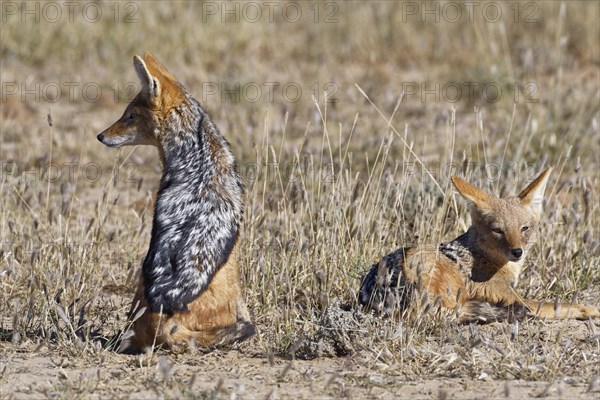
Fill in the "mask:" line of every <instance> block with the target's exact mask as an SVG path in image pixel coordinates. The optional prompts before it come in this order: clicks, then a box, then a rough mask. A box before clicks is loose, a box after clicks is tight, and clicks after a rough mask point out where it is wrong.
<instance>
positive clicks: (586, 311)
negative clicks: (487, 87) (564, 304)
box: [575, 306, 600, 319]
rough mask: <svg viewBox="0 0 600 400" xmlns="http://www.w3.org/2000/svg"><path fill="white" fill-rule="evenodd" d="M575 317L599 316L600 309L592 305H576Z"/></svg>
mask: <svg viewBox="0 0 600 400" xmlns="http://www.w3.org/2000/svg"><path fill="white" fill-rule="evenodd" d="M575 318H577V319H588V318H600V311H598V308H597V307H594V306H578V307H577V316H576V317H575Z"/></svg>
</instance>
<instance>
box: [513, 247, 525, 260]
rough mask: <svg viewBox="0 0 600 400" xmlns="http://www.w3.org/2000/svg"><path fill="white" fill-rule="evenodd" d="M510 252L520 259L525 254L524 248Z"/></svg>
mask: <svg viewBox="0 0 600 400" xmlns="http://www.w3.org/2000/svg"><path fill="white" fill-rule="evenodd" d="M510 254H512V255H513V257H514V258H516V259H517V260H518V259H519V258H521V256H522V255H523V249H512V250H511V251H510Z"/></svg>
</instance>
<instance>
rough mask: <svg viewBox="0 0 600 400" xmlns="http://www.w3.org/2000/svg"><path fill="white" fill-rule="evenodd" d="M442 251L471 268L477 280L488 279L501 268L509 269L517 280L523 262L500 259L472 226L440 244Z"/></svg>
mask: <svg viewBox="0 0 600 400" xmlns="http://www.w3.org/2000/svg"><path fill="white" fill-rule="evenodd" d="M440 251H441V252H442V253H444V254H445V255H446V256H447V257H448V258H450V259H452V260H453V261H455V262H456V263H458V264H459V265H461V266H462V267H463V268H464V269H465V270H469V271H470V276H471V279H473V280H475V281H487V280H489V279H491V278H492V277H493V276H494V275H495V274H496V273H498V271H500V270H507V272H510V273H511V274H512V275H514V277H515V278H514V279H515V280H516V279H518V275H519V273H520V271H521V264H522V263H518V262H507V261H506V260H502V259H498V258H497V256H496V255H495V254H494V252H490V251H488V249H487V248H486V247H485V246H484V245H483V244H482V243H481V238H480V237H479V236H478V234H477V231H476V230H475V229H473V228H472V227H471V228H469V230H467V232H465V233H463V234H462V235H460V236H459V237H457V238H456V239H454V240H452V241H450V242H448V243H444V244H442V245H440Z"/></svg>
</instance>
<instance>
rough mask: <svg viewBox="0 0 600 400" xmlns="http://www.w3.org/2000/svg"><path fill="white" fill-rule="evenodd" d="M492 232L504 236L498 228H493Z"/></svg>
mask: <svg viewBox="0 0 600 400" xmlns="http://www.w3.org/2000/svg"><path fill="white" fill-rule="evenodd" d="M492 232H494V233H495V234H497V235H504V232H502V229H500V228H493V229H492Z"/></svg>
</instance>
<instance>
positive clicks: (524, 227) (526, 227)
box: [521, 225, 529, 232]
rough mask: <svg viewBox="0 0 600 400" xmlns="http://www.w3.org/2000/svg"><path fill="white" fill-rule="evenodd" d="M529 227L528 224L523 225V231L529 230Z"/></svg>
mask: <svg viewBox="0 0 600 400" xmlns="http://www.w3.org/2000/svg"><path fill="white" fill-rule="evenodd" d="M528 230H529V227H528V226H527V225H525V226H522V227H521V232H527V231H528Z"/></svg>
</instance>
